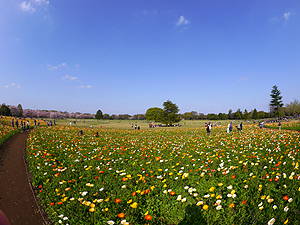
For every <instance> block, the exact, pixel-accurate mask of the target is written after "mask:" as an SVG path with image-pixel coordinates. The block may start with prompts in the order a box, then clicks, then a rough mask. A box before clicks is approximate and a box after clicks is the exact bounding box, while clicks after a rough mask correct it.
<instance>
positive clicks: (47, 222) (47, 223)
mask: <svg viewBox="0 0 300 225" xmlns="http://www.w3.org/2000/svg"><path fill="white" fill-rule="evenodd" d="M29 134H30V131H28V136H29ZM27 140H28V137H27V138H26V140H25V149H24V152H23V162H24V167H25V173H26V177H27V182H28V185H29V187H30V190H31V193H32V196H33V199H34V202H35V204H36V206H37V208H38V211H39V214H40V215H41V217H42V219H43V225H51V224H53V223H52V222H51V221H50V220H49V218H48V216H47V213H46V212H45V210H44V209H43V207H42V204H40V202H41V201H40V200H39V198H38V197H37V196H36V194H35V192H34V188H33V186H32V175H31V173H30V171H29V167H28V161H27V159H26V156H27Z"/></svg>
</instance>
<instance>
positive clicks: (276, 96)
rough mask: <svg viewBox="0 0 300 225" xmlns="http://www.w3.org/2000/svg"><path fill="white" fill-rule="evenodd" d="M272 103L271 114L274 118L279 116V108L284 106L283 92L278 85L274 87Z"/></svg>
mask: <svg viewBox="0 0 300 225" xmlns="http://www.w3.org/2000/svg"><path fill="white" fill-rule="evenodd" d="M270 96H271V101H270V112H271V114H272V115H274V116H279V108H280V107H282V106H283V103H282V96H281V92H280V90H279V89H278V87H277V86H276V85H274V86H273V87H272V91H271V94H270Z"/></svg>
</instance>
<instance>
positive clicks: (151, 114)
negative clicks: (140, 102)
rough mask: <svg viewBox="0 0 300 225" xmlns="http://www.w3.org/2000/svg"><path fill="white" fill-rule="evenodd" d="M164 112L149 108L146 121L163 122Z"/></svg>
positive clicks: (156, 108)
mask: <svg viewBox="0 0 300 225" xmlns="http://www.w3.org/2000/svg"><path fill="white" fill-rule="evenodd" d="M163 112H164V111H163V110H162V109H161V108H158V107H153V108H149V109H148V110H147V112H146V120H149V121H154V122H161V120H162V117H163Z"/></svg>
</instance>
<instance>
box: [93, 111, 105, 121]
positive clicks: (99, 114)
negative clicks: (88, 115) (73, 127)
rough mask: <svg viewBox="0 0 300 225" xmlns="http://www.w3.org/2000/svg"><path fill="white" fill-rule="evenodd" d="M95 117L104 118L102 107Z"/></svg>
mask: <svg viewBox="0 0 300 225" xmlns="http://www.w3.org/2000/svg"><path fill="white" fill-rule="evenodd" d="M95 118H96V119H97V120H101V119H103V114H102V111H101V110H100V109H99V110H98V111H97V113H96V115H95Z"/></svg>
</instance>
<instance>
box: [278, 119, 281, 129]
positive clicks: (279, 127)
mask: <svg viewBox="0 0 300 225" xmlns="http://www.w3.org/2000/svg"><path fill="white" fill-rule="evenodd" d="M278 129H279V130H281V122H280V121H279V123H278Z"/></svg>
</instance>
